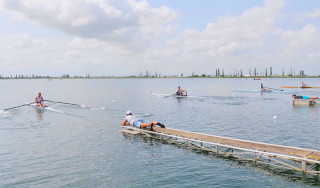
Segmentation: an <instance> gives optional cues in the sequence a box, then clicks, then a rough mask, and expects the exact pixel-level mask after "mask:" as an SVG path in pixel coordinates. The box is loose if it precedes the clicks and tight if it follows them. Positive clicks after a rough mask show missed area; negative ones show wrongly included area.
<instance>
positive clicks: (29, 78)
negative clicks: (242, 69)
mask: <svg viewBox="0 0 320 188" xmlns="http://www.w3.org/2000/svg"><path fill="white" fill-rule="evenodd" d="M190 78H207V79H224V78H227V79H229V78H238V79H253V80H254V79H256V80H257V81H259V80H263V79H270V78H271V79H272V78H301V79H304V78H320V76H303V77H300V76H284V77H283V76H268V77H245V76H243V77H233V76H225V77H214V76H187V77H172V76H165V77H154V76H150V77H145V76H143V77H139V76H120V77H113V76H110V77H103V76H101V77H99V76H97V77H80V76H72V77H67V78H66V77H36V78H31V77H23V78H16V77H13V78H11V77H1V78H0V80H39V79H42V80H43V79H47V80H68V79H69V80H70V79H71V80H75V79H190Z"/></svg>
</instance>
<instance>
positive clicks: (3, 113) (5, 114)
mask: <svg viewBox="0 0 320 188" xmlns="http://www.w3.org/2000/svg"><path fill="white" fill-rule="evenodd" d="M0 116H1V117H6V116H11V113H10V112H6V111H3V110H0Z"/></svg>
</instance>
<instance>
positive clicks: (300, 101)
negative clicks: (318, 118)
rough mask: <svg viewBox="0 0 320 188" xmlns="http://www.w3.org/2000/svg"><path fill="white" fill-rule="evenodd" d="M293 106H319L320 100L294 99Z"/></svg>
mask: <svg viewBox="0 0 320 188" xmlns="http://www.w3.org/2000/svg"><path fill="white" fill-rule="evenodd" d="M293 105H302V106H310V105H320V100H319V99H295V100H294V101H293Z"/></svg>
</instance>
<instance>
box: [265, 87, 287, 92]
mask: <svg viewBox="0 0 320 188" xmlns="http://www.w3.org/2000/svg"><path fill="white" fill-rule="evenodd" d="M263 88H267V89H273V90H278V91H283V89H275V88H271V87H263Z"/></svg>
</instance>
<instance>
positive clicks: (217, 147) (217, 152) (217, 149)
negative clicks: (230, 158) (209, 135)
mask: <svg viewBox="0 0 320 188" xmlns="http://www.w3.org/2000/svg"><path fill="white" fill-rule="evenodd" d="M216 154H217V155H218V154H219V146H218V145H216Z"/></svg>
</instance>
